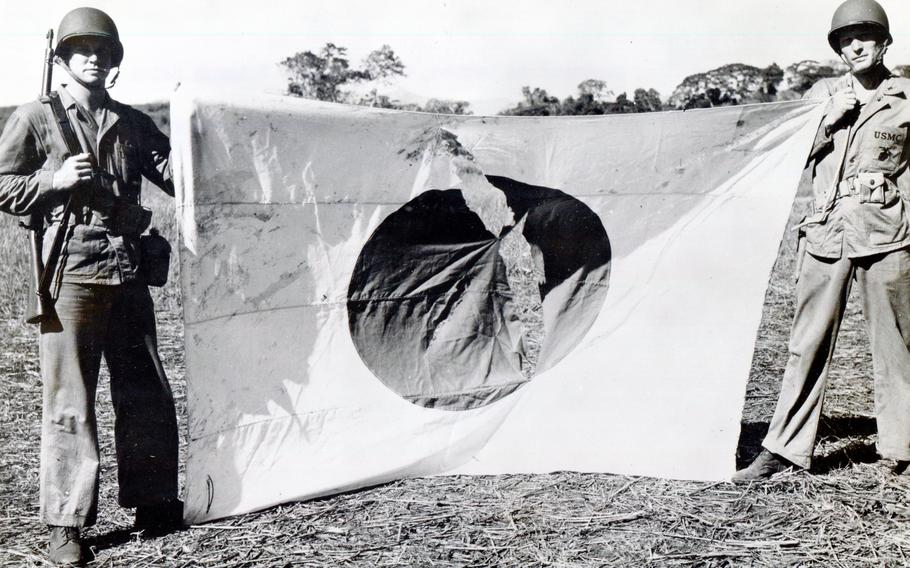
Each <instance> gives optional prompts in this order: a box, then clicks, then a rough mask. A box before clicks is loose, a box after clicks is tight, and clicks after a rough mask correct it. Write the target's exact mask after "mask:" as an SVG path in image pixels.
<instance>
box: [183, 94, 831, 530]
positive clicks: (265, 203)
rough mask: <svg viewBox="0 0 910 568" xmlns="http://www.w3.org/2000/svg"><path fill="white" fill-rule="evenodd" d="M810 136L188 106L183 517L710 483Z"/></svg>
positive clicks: (766, 119) (635, 120)
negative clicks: (381, 495) (557, 489)
mask: <svg viewBox="0 0 910 568" xmlns="http://www.w3.org/2000/svg"><path fill="white" fill-rule="evenodd" d="M819 117H820V108H819V105H818V103H817V102H813V101H795V102H786V103H773V104H763V105H747V106H739V107H724V108H717V109H710V110H703V111H702V110H699V111H687V112H666V113H647V114H633V115H614V116H597V117H555V118H554V117H474V116H442V115H431V114H423V113H407V112H397V111H388V110H378V109H370V108H363V107H351V106H344V105H335V104H328V103H318V102H312V101H303V100H299V99H294V98H290V97H265V96H250V97H243V96H233V97H225V96H207V95H200V94H193V93H191V92H187V91H185V90H181V91H180V92H178V94H177V95H175V98H174V100H173V101H172V141H173V145H174V156H175V167H176V172H177V178H178V192H177V203H178V217H179V222H180V232H181V239H180V241H181V242H180V246H179V256H180V265H181V273H180V274H181V276H180V278H181V288H182V293H183V306H184V322H185V342H186V377H187V388H188V395H187V404H188V415H189V418H188V422H189V448H188V457H187V468H186V476H187V479H186V509H185V516H186V519H187V520H188V521H189V522H200V521H206V520H211V519H215V518H219V517H224V516H227V515H232V514H237V513H242V512H247V511H251V510H256V509H261V508H264V507H267V506H271V505H274V504H277V503H281V502H286V501H290V500H296V499H305V498H312V497H316V496H321V495H327V494H331V493H335V492H340V491H345V490H350V489H354V488H358V487H364V486H369V485H373V484H377V483H382V482H385V481H389V480H393V479H398V478H403V477H413V476H426V475H441V474H500V473H519V472H531V473H534V472H550V471H556V470H576V471H598V472H614V473H622V474H637V475H650V476H659V477H668V478H681V479H702V480H722V479H727V478H729V476H730V474H731V473H732V472H733V470H734V463H735V456H734V454H735V448H736V443H737V439H738V435H739V424H740V417H741V412H742V406H743V397H744V393H745V385H746V381H747V379H748V375H749V368H750V362H751V357H752V353H753V348H754V343H755V335H756V331H757V329H758V325H759V322H760V318H761V312H762V303H763V299H764V295H765V291H766V287H767V283H768V277H769V274H770V272H771V268H772V265H773V262H774V259H775V256H776V252H777V249H778V245H779V243H780V239H781V236H782V234H783V231H784V226H785V224H786V220H787V216H788V213H789V211H790V206H791V203H792V200H793V196H794V194H795V191H796V188H797V185H798V181H799V178H800V175H801V172H802V169H803V166H804V165H805V157H806V155H807V152H808V149H809V145H810V143H811V141H812V138H813V136H814V134H815V130H816V126H817V124H818V120H819Z"/></svg>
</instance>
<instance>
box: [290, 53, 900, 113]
mask: <svg viewBox="0 0 910 568" xmlns="http://www.w3.org/2000/svg"><path fill="white" fill-rule="evenodd" d="M279 64H280V65H281V66H282V67H283V68H284V69H285V71H286V73H287V77H288V86H287V94H288V95H292V96H297V97H305V98H310V99H316V100H321V101H331V102H341V103H349V104H357V105H365V106H371V107H378V108H390V109H400V110H415V111H424V112H434V113H443V114H471V109H470V103H468V102H467V101H462V100H451V99H437V98H433V99H429V100H427V101H426V102H425V103H423V104H422V105H419V104H415V103H402V102H399V101H397V100H394V99H392V98H390V97H389V96H388V95H386V94H382V93H381V92H380V87H381V85H382V84H383V83H388V82H390V81H392V80H394V79H395V78H396V77H403V76H405V65H404V63H403V62H402V61H401V59H400V58H399V57H398V56H397V55H396V54H395V52H394V50H393V49H392V48H391V47H389V46H388V45H383V46H381V47H380V48H379V49H376V50H373V51H372V52H370V53H369V54H368V55H367V57H366V58H364V59H363V61H362V62H361V63H360V64H359V65H356V66H355V65H353V64H352V63H351V61H350V59H349V58H348V55H347V49H346V48H344V47H341V46H338V45H335V44H334V43H327V44H325V46H323V47H322V48H321V49H319V50H318V51H317V52H312V51H303V52H299V53H296V54H294V55H292V56H291V57H288V58H286V59H284V60H283V61H281V62H279ZM893 71H894V72H895V73H896V74H898V75H902V76H905V77H908V76H910V66H907V65H899V66H897V67H895V68H894V69H893ZM846 72H847V68H846V66H845V65H844V64H843V63H842V62H840V61H836V60H833V61H828V62H818V61H812V60H804V61H799V62H796V63H793V64H791V65H789V66H787V67H786V68H784V69H781V68H780V67H779V66H778V65H777V64H774V63H772V64H771V65H769V66H768V67H763V68H762V67H754V66H751V65H745V64H741V63H733V64H729V65H724V66H721V67H718V68H717V69H712V70H710V71H706V72H704V73H696V74H694V75H690V76H688V77H686V78H685V79H683V81H682V82H681V83H680V84H679V85H678V86H677V87H676V88H675V89H674V90H673V92H672V93H671V94H670V96H669V97H668V98H667V99H666V100H663V99H662V98H661V95H660V93H659V92H658V91H657V90H655V89H653V88H648V87H642V88H637V89H635V90H634V91H633V93H632V96H631V97H629V96H628V94H627V93H625V92H623V93H620V94H618V95H615V94H614V93H613V92H612V91H611V90H610V89H609V88H608V86H607V83H606V81H603V80H600V79H586V80H584V81H582V82H581V83H579V84H578V87H577V92H576V93H575V94H573V95H569V96H568V97H566V98H564V99H560V98H559V97H556V96H552V95H550V94H548V93H547V91H546V90H545V89H543V88H540V87H531V86H524V87H522V89H521V99H520V100H519V101H518V102H517V103H516V104H515V105H514V106H511V107H509V108H506V109H503V110H502V111H500V113H499V114H502V115H512V116H567V115H595V114H619V113H634V112H654V111H660V110H686V109H692V108H707V107H714V106H728V105H739V104H748V103H759V102H773V101H780V100H792V99H797V98H799V97H801V96H802V94H803V93H805V92H806V90H808V89H809V87H811V86H812V85H813V84H814V83H815V82H816V81H818V80H820V79H824V78H828V77H838V76H841V75H843V74H845V73H846Z"/></svg>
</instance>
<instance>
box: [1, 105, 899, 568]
mask: <svg viewBox="0 0 910 568" xmlns="http://www.w3.org/2000/svg"><path fill="white" fill-rule="evenodd" d="M157 110H158V112H157V113H156V114H157V116H159V117H160V116H162V115H163V112H162V110H161V108H160V105H159V108H158V109H157ZM0 118H2V117H0ZM146 195H147V196H148V204H149V205H150V206H152V207H153V208H155V209H156V215H155V221H154V224H156V225H157V226H159V227H161V228H162V232H163V233H165V234H166V235H168V236H169V238H170V240H171V242H172V243H173V242H175V240H176V239H175V229H174V227H173V222H172V219H173V205H172V204H171V202H169V201H168V200H166V199H164V198H163V197H161V195H163V194H160V193H159V192H156V191H155V190H149V191H147V192H146ZM806 203H807V201H806V198H805V196H799V197H798V199H797V201H796V203H795V205H794V211H793V214H792V215H791V224H792V221H793V219H794V218H798V216H799V214H800V212H801V211H802V209H803V208H804V207H805V205H806ZM24 233H25V232H24V231H23V230H21V229H19V228H18V227H17V226H16V220H15V219H13V218H11V217H9V216H0V259H2V262H0V519H2V520H0V566H42V565H44V561H43V552H44V549H45V547H46V529H45V527H44V526H43V525H41V524H40V523H39V521H38V456H39V453H38V440H39V432H40V425H39V420H40V406H41V394H40V380H39V373H38V365H37V347H36V339H37V330H36V329H34V328H33V327H30V326H26V325H24V324H22V323H21V322H20V317H21V314H22V311H23V307H24V305H25V302H26V294H27V293H26V291H25V288H26V287H25V283H26V274H27V270H26V268H27V266H26V256H25V254H24V252H25V250H26V249H25V234H24ZM793 240H794V239H793V234H792V232H790V231H789V230H788V231H787V232H786V233H785V235H784V240H783V244H782V246H781V249H780V254H779V257H778V260H777V263H776V266H775V269H774V273H773V275H772V277H771V281H770V285H769V289H768V293H767V297H766V302H765V309H764V313H763V319H762V325H761V329H760V330H759V333H758V340H757V345H756V350H755V355H754V359H753V365H752V373H751V378H750V383H749V388H748V394H747V399H746V403H745V408H744V411H743V434H742V436H741V444H740V458H741V459H743V460H748V459H751V457H752V456H753V455H754V453H755V452H756V451H757V447H758V443H759V442H760V440H761V437H762V435H763V432H764V430H765V429H766V428H767V421H768V419H769V418H770V416H771V413H772V411H773V408H774V403H775V401H776V398H777V390H778V388H779V380H780V375H781V372H782V368H783V365H784V362H785V359H786V340H787V333H788V327H789V322H790V320H791V318H792V314H793V305H792V285H793V270H794V250H793V244H794V243H793ZM175 270H176V267H175V266H174V267H172V275H171V280H170V283H169V284H168V286H167V287H166V288H165V289H163V290H160V291H156V300H157V308H158V322H159V338H160V344H161V345H160V350H161V354H162V357H163V359H164V362H165V366H166V369H167V372H168V374H169V377H170V379H171V383H172V385H173V387H174V390H175V395H176V399H177V404H178V415H179V416H180V417H181V420H182V417H183V415H184V414H185V395H184V393H185V382H184V364H183V351H182V345H183V339H182V333H183V330H182V326H181V319H180V298H179V291H178V289H177V287H176V285H175V283H176V281H177V278H176V274H175V273H174V272H175ZM835 358H836V360H835V364H834V369H833V371H832V377H831V384H830V388H829V395H828V397H827V400H826V403H825V415H826V419H825V420H824V422H823V425H822V432H821V436H820V440H819V445H818V448H817V450H816V456H817V459H816V460H815V463H814V466H813V470H812V471H811V472H797V473H785V474H781V475H779V476H777V477H776V478H775V479H774V480H772V481H770V482H768V483H763V484H756V485H752V486H747V487H740V486H734V485H731V484H727V483H703V482H680V481H667V480H660V479H651V478H643V477H626V476H617V475H609V474H579V473H571V472H557V473H553V474H550V475H536V476H535V475H504V476H489V477H438V478H429V479H412V480H403V481H399V482H395V483H390V484H386V485H382V486H378V487H373V488H369V489H365V490H360V491H356V492H352V493H347V494H343V495H338V496H334V497H328V498H323V499H318V500H314V501H309V502H305V503H293V504H288V505H285V506H281V507H277V508H273V509H269V510H267V511H263V512H259V513H254V514H248V515H242V516H238V517H234V518H230V519H224V520H221V521H216V522H214V523H210V524H206V525H200V526H193V527H189V528H186V529H184V530H181V531H177V532H173V533H171V534H167V535H164V536H157V537H148V536H146V535H143V534H141V533H134V532H132V531H131V525H132V515H131V512H130V511H128V510H123V509H119V508H118V507H117V505H116V495H115V491H116V480H115V475H116V473H115V470H114V467H113V463H114V459H113V447H112V434H111V432H112V415H111V411H110V395H109V392H108V391H107V388H106V381H105V378H104V377H102V381H101V384H102V385H103V386H102V388H101V392H100V395H99V398H100V400H99V403H98V409H99V431H100V432H101V443H102V451H103V457H102V459H103V463H102V478H101V503H100V511H99V523H98V525H96V526H95V527H94V528H92V529H90V530H88V531H87V532H86V534H85V536H86V538H87V545H88V546H89V547H90V549H91V551H92V553H91V554H90V555H89V556H90V557H91V556H92V554H94V558H95V561H94V562H93V563H92V564H91V565H93V566H268V567H278V566H314V567H337V566H421V567H423V566H476V567H480V566H514V567H519V566H521V567H526V566H691V565H696V566H768V567H770V566H782V565H801V566H842V567H848V566H850V567H852V566H907V565H910V475H903V476H895V475H893V474H892V473H891V471H890V468H889V466H890V465H893V464H889V463H887V462H884V461H881V460H878V459H877V457H876V455H875V450H874V439H875V423H874V419H873V418H872V387H871V376H870V375H871V360H870V357H869V353H868V343H867V341H866V339H865V332H864V330H863V321H862V315H861V314H860V312H859V308H858V303H857V301H856V298H855V297H854V298H852V299H851V302H850V307H849V311H848V318H847V320H846V322H845V324H844V326H843V329H842V330H841V335H840V344H839V347H838V349H837V352H836V355H835ZM103 372H104V371H103ZM183 431H184V434H185V428H183ZM630 434H634V433H630ZM184 442H185V441H184Z"/></svg>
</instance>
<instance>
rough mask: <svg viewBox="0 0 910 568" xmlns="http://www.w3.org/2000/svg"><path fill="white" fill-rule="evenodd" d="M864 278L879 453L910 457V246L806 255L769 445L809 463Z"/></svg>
mask: <svg viewBox="0 0 910 568" xmlns="http://www.w3.org/2000/svg"><path fill="white" fill-rule="evenodd" d="M854 280H855V281H856V285H857V286H858V290H859V292H860V296H861V298H862V307H863V315H864V316H865V320H866V331H867V333H868V335H869V341H870V344H871V349H872V367H873V375H874V387H875V417H876V423H877V426H878V442H877V445H876V446H877V450H878V453H879V454H880V455H881V456H882V457H885V458H891V459H897V460H910V250H908V249H906V248H905V249H900V250H897V251H893V252H889V253H884V254H879V255H875V256H868V257H862V258H854V259H850V258H846V257H842V258H840V259H836V260H834V259H823V258H818V257H815V256H812V255H811V254H808V253H806V254H805V257H804V259H803V262H802V267H801V269H800V273H799V278H798V281H797V285H796V314H795V317H794V320H793V328H792V330H791V332H790V344H789V351H790V357H789V360H788V362H787V368H786V370H785V372H784V378H783V383H782V385H781V392H780V398H779V399H778V402H777V409H776V410H775V412H774V417H773V418H772V420H771V425H770V427H769V429H768V434H767V436H766V437H765V439H764V442H763V443H762V445H763V446H764V447H765V448H766V449H768V450H769V451H771V452H773V453H775V454H778V455H780V456H783V457H784V458H786V459H788V460H790V461H791V462H793V463H794V464H796V465H798V466H801V467H804V468H808V467H810V465H811V460H812V450H813V447H814V446H815V441H816V436H817V432H818V422H819V418H820V417H821V411H822V405H823V403H824V399H825V386H826V383H827V378H828V369H829V367H830V363H831V357H832V355H833V353H834V344H835V340H836V338H837V333H838V330H839V329H840V324H841V320H842V319H843V316H844V310H845V308H846V304H847V298H848V296H849V295H850V288H851V285H852V283H853V281H854Z"/></svg>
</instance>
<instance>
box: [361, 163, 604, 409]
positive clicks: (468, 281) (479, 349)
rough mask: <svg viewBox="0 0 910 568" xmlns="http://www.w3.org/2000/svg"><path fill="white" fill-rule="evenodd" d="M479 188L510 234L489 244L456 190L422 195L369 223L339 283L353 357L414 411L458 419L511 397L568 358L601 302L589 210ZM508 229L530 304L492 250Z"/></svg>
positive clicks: (515, 187) (541, 196) (523, 190)
mask: <svg viewBox="0 0 910 568" xmlns="http://www.w3.org/2000/svg"><path fill="white" fill-rule="evenodd" d="M487 180H488V181H489V182H490V183H491V184H492V185H493V186H495V187H496V188H498V189H499V190H501V191H502V192H503V193H504V194H505V196H506V201H507V203H508V206H509V207H510V208H511V209H512V212H513V215H514V218H515V220H516V223H515V224H514V225H511V226H509V227H506V228H504V229H503V230H502V231H501V234H499V235H494V234H492V233H491V232H490V231H489V230H488V229H487V227H486V226H485V225H484V223H483V221H482V220H481V219H480V217H479V216H478V215H477V214H476V213H475V212H474V211H472V210H471V208H470V207H469V206H468V204H467V203H466V202H465V198H464V195H463V194H462V192H461V191H460V190H458V189H447V190H431V191H426V192H424V193H422V194H420V195H418V196H417V197H415V198H414V199H412V200H411V201H410V202H408V203H406V204H405V205H403V206H402V207H401V208H399V209H398V210H397V211H395V212H394V213H392V214H391V215H389V216H388V217H387V218H386V219H384V220H383V221H382V223H380V225H379V227H377V228H376V230H375V231H374V233H373V234H372V236H371V237H370V239H369V240H368V241H367V243H366V244H365V245H364V247H363V249H362V251H361V253H360V256H359V257H358V259H357V264H356V266H355V269H354V273H353V275H352V277H351V282H350V285H349V287H348V303H347V304H348V323H349V327H350V331H351V336H352V338H353V340H354V344H355V346H356V348H357V351H358V353H359V354H360V357H361V358H362V359H363V361H364V363H365V364H366V365H367V367H368V368H369V369H370V370H371V371H372V372H373V374H375V375H376V377H378V378H379V379H380V380H381V381H382V382H383V383H384V384H385V385H386V386H387V387H389V388H390V389H392V390H393V391H394V392H396V393H397V394H398V395H400V396H402V397H403V398H405V399H406V400H408V401H410V402H412V403H414V404H417V405H419V406H423V407H428V408H441V409H446V410H468V409H471V408H477V407H480V406H484V405H487V404H490V403H493V402H495V401H496V400H499V399H501V398H502V397H505V396H507V395H509V394H510V393H512V392H515V391H516V390H517V389H519V388H520V387H521V386H523V385H524V384H526V383H527V382H528V381H530V380H531V379H532V378H533V376H535V375H536V374H539V373H540V372H542V371H543V370H545V369H547V368H550V367H552V366H553V365H554V364H555V363H557V362H558V361H559V360H560V359H562V358H563V357H565V356H566V355H567V354H568V353H569V352H570V351H571V349H572V348H573V347H574V346H575V345H576V344H577V340H578V339H580V338H581V336H582V335H584V333H585V332H586V331H587V330H588V329H589V328H590V327H591V325H592V324H593V323H594V320H595V318H596V317H597V314H598V313H599V311H600V308H601V306H602V305H603V301H604V298H605V296H606V293H607V288H608V286H607V284H608V281H609V273H610V260H611V249H610V241H609V239H608V237H607V232H606V230H605V229H604V227H603V224H602V223H601V221H600V218H599V217H598V216H597V214H596V213H594V211H592V210H591V209H590V208H589V207H588V206H587V205H585V204H584V203H582V202H581V201H580V200H578V199H576V198H574V197H572V196H570V195H568V194H566V193H564V192H562V191H559V190H556V189H552V188H547V187H540V186H532V185H528V184H524V183H521V182H518V181H515V180H512V179H509V178H505V177H499V176H487ZM519 229H520V236H521V240H522V241H525V242H526V243H527V245H526V247H527V250H526V252H527V253H528V254H529V255H530V259H531V264H532V265H533V267H534V268H535V269H536V270H535V271H534V272H536V277H535V279H534V281H533V285H534V288H535V289H534V290H532V291H531V293H528V292H527V290H523V289H516V288H519V286H518V285H517V284H516V282H517V281H518V280H520V277H516V276H515V275H514V274H512V273H511V272H516V271H517V272H522V269H521V267H519V269H517V270H516V269H515V267H514V266H513V267H509V266H508V265H507V260H508V259H509V254H508V253H506V252H505V251H504V249H503V246H504V242H505V241H506V240H507V239H508V237H509V234H510V232H511V231H513V230H519ZM514 236H515V235H513V237H514ZM526 256H527V255H526ZM513 264H514V263H513ZM510 268H511V272H510ZM523 270H524V272H528V269H527V267H525V268H524V269H523ZM517 279H518V280H517ZM525 281H527V279H525Z"/></svg>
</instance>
